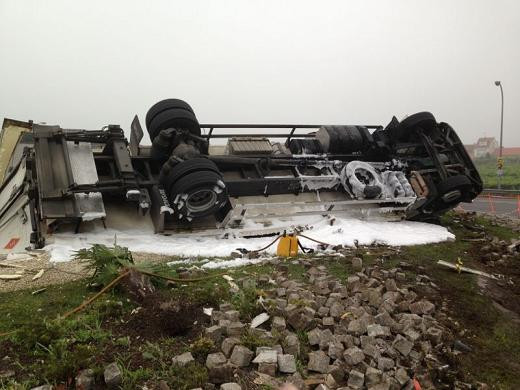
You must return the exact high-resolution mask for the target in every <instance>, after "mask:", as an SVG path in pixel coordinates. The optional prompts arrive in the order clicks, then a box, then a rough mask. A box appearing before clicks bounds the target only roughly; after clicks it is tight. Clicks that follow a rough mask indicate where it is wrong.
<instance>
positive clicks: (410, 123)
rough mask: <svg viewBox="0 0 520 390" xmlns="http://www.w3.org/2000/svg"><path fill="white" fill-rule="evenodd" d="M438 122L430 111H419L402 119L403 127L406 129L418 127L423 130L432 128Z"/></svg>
mask: <svg viewBox="0 0 520 390" xmlns="http://www.w3.org/2000/svg"><path fill="white" fill-rule="evenodd" d="M436 124H437V121H436V120H435V117H434V116H433V114H432V113H431V112H428V111H423V112H418V113H417V114H413V115H410V116H409V117H407V118H405V119H403V120H402V121H401V127H402V128H403V129H404V130H413V129H416V128H418V127H420V128H422V129H423V130H431V129H432V128H433V127H435V125H436Z"/></svg>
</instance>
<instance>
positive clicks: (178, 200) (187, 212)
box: [169, 171, 228, 221]
mask: <svg viewBox="0 0 520 390" xmlns="http://www.w3.org/2000/svg"><path fill="white" fill-rule="evenodd" d="M169 196H170V203H171V205H172V207H173V209H174V216H177V218H178V219H180V220H187V221H191V220H192V219H193V218H201V217H205V216H208V215H212V214H215V213H216V212H217V211H218V210H219V209H220V208H221V207H223V206H225V205H226V203H227V201H228V195H227V189H226V185H225V184H224V182H223V181H222V176H220V175H219V174H218V173H216V172H212V171H198V172H192V173H189V174H187V175H185V176H184V177H182V178H181V179H179V180H178V181H177V182H176V183H175V184H173V186H172V187H171V191H170V193H169Z"/></svg>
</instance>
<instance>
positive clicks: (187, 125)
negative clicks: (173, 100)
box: [148, 108, 200, 141]
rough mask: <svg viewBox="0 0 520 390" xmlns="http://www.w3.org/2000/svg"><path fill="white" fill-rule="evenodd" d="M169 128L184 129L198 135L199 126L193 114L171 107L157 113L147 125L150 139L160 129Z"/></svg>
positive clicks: (152, 138)
mask: <svg viewBox="0 0 520 390" xmlns="http://www.w3.org/2000/svg"><path fill="white" fill-rule="evenodd" d="M169 128H175V129H185V130H188V131H190V132H191V133H192V134H193V135H197V136H200V126H199V122H198V121H197V118H196V117H195V114H193V113H192V112H190V111H187V110H184V109H178V108H172V109H169V110H166V111H163V112H161V113H160V114H157V115H156V116H155V117H154V118H153V120H152V122H151V123H150V126H148V134H150V139H151V140H152V141H153V140H154V138H155V137H156V136H157V135H158V134H159V132H160V131H161V130H165V129H169Z"/></svg>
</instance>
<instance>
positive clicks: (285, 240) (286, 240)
mask: <svg viewBox="0 0 520 390" xmlns="http://www.w3.org/2000/svg"><path fill="white" fill-rule="evenodd" d="M276 254H277V255H278V256H281V257H295V256H298V237H297V236H296V235H293V234H291V235H286V236H282V237H281V238H280V240H279V241H278V248H277V249H276Z"/></svg>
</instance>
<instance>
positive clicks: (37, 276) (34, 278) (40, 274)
mask: <svg viewBox="0 0 520 390" xmlns="http://www.w3.org/2000/svg"><path fill="white" fill-rule="evenodd" d="M44 272H45V270H44V269H43V268H42V269H41V270H39V271H38V272H37V273H36V275H34V276H33V278H32V280H36V279H40V278H41V277H42V276H43V273H44Z"/></svg>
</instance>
